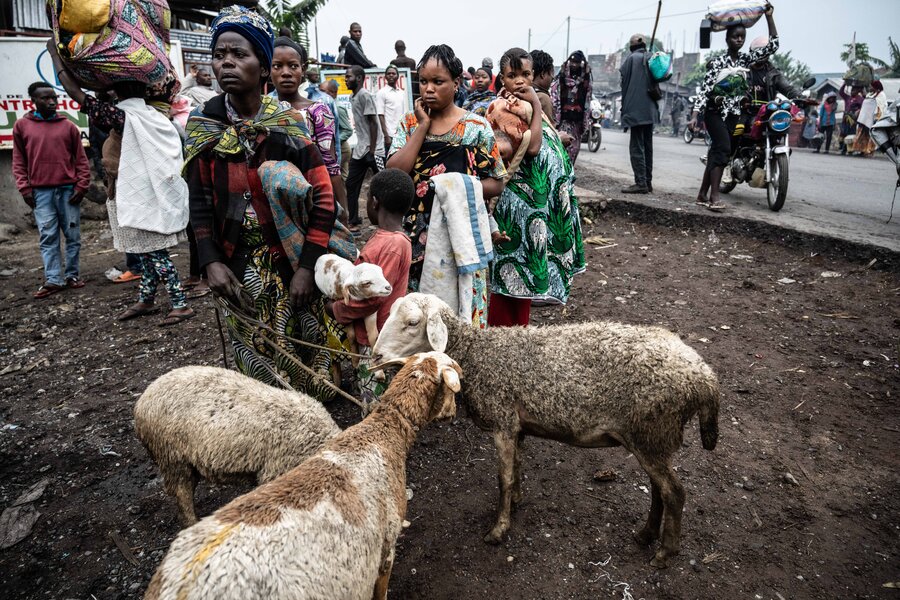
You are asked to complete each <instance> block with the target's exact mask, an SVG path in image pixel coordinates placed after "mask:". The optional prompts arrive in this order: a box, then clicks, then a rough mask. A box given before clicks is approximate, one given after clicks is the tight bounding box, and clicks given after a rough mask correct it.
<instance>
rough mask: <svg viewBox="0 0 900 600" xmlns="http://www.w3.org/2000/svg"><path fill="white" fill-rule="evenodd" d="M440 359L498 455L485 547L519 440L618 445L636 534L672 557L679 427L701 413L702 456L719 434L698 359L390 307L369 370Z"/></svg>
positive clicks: (610, 335) (651, 343) (658, 334)
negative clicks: (496, 490) (644, 478)
mask: <svg viewBox="0 0 900 600" xmlns="http://www.w3.org/2000/svg"><path fill="white" fill-rule="evenodd" d="M424 350H438V351H445V352H446V353H447V354H448V355H449V356H450V357H451V358H454V359H455V360H456V361H457V362H459V364H460V366H461V367H462V369H463V371H464V372H465V373H466V383H465V386H464V389H463V391H462V395H461V398H462V400H463V402H464V403H465V404H466V406H467V407H468V412H469V414H470V415H471V416H472V418H473V420H474V421H475V423H476V424H477V425H479V426H480V427H482V428H483V429H486V430H488V431H492V432H493V434H494V443H495V445H496V446H497V451H498V455H499V463H500V464H499V472H500V477H499V481H500V505H499V511H498V516H497V521H496V524H495V525H494V527H493V529H491V531H490V532H489V533H488V534H487V536H486V537H485V541H488V542H492V543H497V542H499V541H500V540H501V539H502V537H503V535H504V534H505V533H506V531H507V530H508V529H509V526H510V509H511V505H512V504H514V503H515V504H517V503H518V502H519V501H520V500H521V497H522V492H521V460H522V456H521V448H520V446H521V441H522V438H523V437H524V436H525V435H532V436H537V437H543V438H550V439H555V440H558V441H561V442H565V443H568V444H571V445H574V446H581V447H608V446H619V445H622V446H625V448H627V449H628V451H629V452H631V453H633V454H634V455H635V457H637V459H638V461H639V462H640V464H641V467H643V469H644V471H646V472H647V474H648V475H649V476H650V481H651V483H652V502H651V506H650V515H649V518H648V520H647V524H646V525H645V526H644V528H643V529H641V531H640V532H639V533H638V534H637V539H638V541H639V542H641V543H643V544H646V545H650V544H651V543H652V542H653V541H654V540H656V539H657V538H658V537H659V534H660V526H662V538H661V545H660V549H659V551H658V552H657V553H656V555H655V557H654V558H653V560H652V561H651V564H653V566H655V567H659V568H663V567H665V566H667V564H668V561H669V559H670V558H671V557H673V556H675V555H676V554H678V551H679V544H680V537H681V513H682V508H683V506H684V488H683V487H682V485H681V483H680V482H679V480H678V478H677V477H676V475H675V472H674V471H673V470H672V467H671V458H672V455H673V454H674V453H675V451H676V450H678V448H679V447H680V446H681V442H682V438H683V434H684V432H683V429H684V424H685V423H687V422H688V421H689V420H690V419H691V418H692V417H693V416H694V415H695V414H697V413H698V412H699V413H700V435H701V439H702V441H703V447H704V448H706V449H707V450H712V449H713V448H714V447H715V445H716V439H717V436H718V424H717V422H718V407H719V388H718V383H717V380H716V376H715V374H714V373H713V372H712V370H711V369H710V368H709V366H708V365H706V363H704V362H703V359H701V358H700V356H699V355H698V354H697V353H696V352H695V351H694V350H693V349H692V348H690V347H688V346H687V345H686V344H684V343H683V342H682V341H681V340H680V339H679V338H678V336H676V335H675V334H673V333H671V332H669V331H666V330H665V329H661V328H658V327H639V326H632V325H623V324H619V323H609V322H589V323H580V324H572V325H557V326H544V327H503V328H489V329H485V330H479V329H474V328H472V327H471V326H470V325H468V324H466V323H465V322H463V321H460V320H459V319H457V317H456V316H455V314H454V313H453V312H452V311H451V309H450V307H449V306H447V305H446V304H445V303H444V302H442V301H441V300H440V299H438V298H437V297H435V296H430V295H424V294H410V295H408V296H406V297H405V298H400V299H399V300H397V301H396V302H395V303H394V305H393V306H392V307H391V313H390V316H389V317H388V320H387V321H386V322H385V324H384V327H383V330H382V335H381V338H379V340H378V342H377V343H376V344H375V347H374V348H373V356H374V360H375V361H378V360H391V359H395V358H398V357H402V356H409V355H410V354H413V353H415V352H421V351H424Z"/></svg>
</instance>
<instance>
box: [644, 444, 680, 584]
mask: <svg viewBox="0 0 900 600" xmlns="http://www.w3.org/2000/svg"><path fill="white" fill-rule="evenodd" d="M635 456H636V457H637V459H638V460H639V461H640V463H641V466H643V467H644V471H646V472H647V475H649V476H650V481H651V484H652V485H653V488H654V489H658V490H659V496H660V500H661V504H662V543H661V544H660V547H659V550H657V552H656V555H655V556H654V557H653V559H652V560H651V561H650V565H651V566H654V567H656V568H657V569H665V568H666V567H668V566H669V559H670V558H672V557H673V556H677V555H678V552H679V550H680V548H681V512H682V510H683V509H684V486H683V485H681V482H680V481H678V478H677V477H676V476H675V472H674V471H673V470H672V466H671V465H670V464H669V461H668V460H660V459H656V460H648V459H647V458H646V457H642V456H641V454H639V453H635ZM653 519H654V513H653V504H652V502H651V506H650V518H649V519H648V520H647V527H646V528H652V526H653V522H652V521H653ZM658 527H659V525H658V524H657V528H658ZM639 535H640V534H639Z"/></svg>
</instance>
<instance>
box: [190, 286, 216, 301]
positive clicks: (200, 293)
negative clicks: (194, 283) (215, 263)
mask: <svg viewBox="0 0 900 600" xmlns="http://www.w3.org/2000/svg"><path fill="white" fill-rule="evenodd" d="M211 291H212V290H211V289H209V288H208V287H204V288H201V289H199V290H198V289H196V288H194V289H192V290H191V291H189V292H188V293H187V294H185V296H187V297H188V298H190V299H191V300H194V299H196V298H202V297H203V296H206V295H207V294H209V293H210V292H211Z"/></svg>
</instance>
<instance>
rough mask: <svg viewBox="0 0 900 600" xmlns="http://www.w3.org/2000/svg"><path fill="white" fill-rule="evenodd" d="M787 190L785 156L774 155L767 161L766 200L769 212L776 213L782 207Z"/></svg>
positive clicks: (786, 163) (786, 160)
mask: <svg viewBox="0 0 900 600" xmlns="http://www.w3.org/2000/svg"><path fill="white" fill-rule="evenodd" d="M787 190H788V157H787V154H776V155H775V157H774V158H772V159H771V160H770V161H769V182H768V184H767V185H766V200H767V201H768V203H769V210H771V211H774V212H778V211H779V210H781V207H782V206H784V200H785V198H787Z"/></svg>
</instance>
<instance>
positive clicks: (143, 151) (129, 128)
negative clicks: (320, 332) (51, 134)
mask: <svg viewBox="0 0 900 600" xmlns="http://www.w3.org/2000/svg"><path fill="white" fill-rule="evenodd" d="M47 52H48V53H49V54H50V57H51V59H52V60H53V70H54V71H55V72H56V74H57V77H58V78H59V82H60V84H61V85H62V86H63V87H64V88H65V90H66V93H68V94H69V97H70V98H72V99H73V100H74V101H76V102H78V104H80V105H81V109H80V110H81V111H82V112H84V113H86V114H87V115H88V117H89V118H90V121H91V124H92V125H93V126H94V127H97V128H98V129H100V130H102V131H103V132H106V133H108V134H109V137H107V138H106V141H105V142H104V143H103V149H102V152H101V155H102V159H101V160H102V163H103V169H104V171H106V189H107V201H106V208H107V213H108V215H109V226H110V229H111V230H112V234H113V245H114V246H115V248H116V250H119V251H120V252H126V253H129V254H133V255H136V256H137V257H138V259H139V260H140V263H141V269H142V275H141V282H140V285H139V286H138V301H137V302H136V303H135V304H133V305H131V306H130V307H128V308H127V309H126V310H125V311H124V312H122V313H120V314H119V315H118V320H120V321H127V320H129V319H134V318H136V317H141V316H144V315H148V314H151V313H155V312H157V311H158V310H159V308H158V307H157V306H156V304H155V303H156V292H157V288H158V287H159V284H160V283H163V282H164V283H165V286H166V291H167V292H168V294H169V302H170V303H171V305H172V310H170V311H169V312H168V313H167V314H166V316H165V318H164V319H163V320H162V321H161V322H160V323H159V324H160V325H161V326H166V325H176V324H178V323H180V322H181V321H184V320H186V319H190V318H191V317H193V316H194V314H195V313H194V311H193V310H192V309H191V308H189V307H188V305H187V297H186V295H185V293H184V286H183V285H182V282H181V279H180V278H179V276H178V270H177V269H176V268H175V264H174V263H173V262H172V259H171V257H170V256H169V250H168V249H169V248H171V247H173V246H175V245H177V244H178V243H179V242H180V241H182V240H184V239H186V237H185V227H187V224H188V206H187V204H188V203H187V200H188V199H187V188H186V186H185V185H184V181H183V180H182V179H181V177H179V168H180V164H181V159H182V149H181V136H180V135H179V134H178V131H177V130H176V128H175V126H174V125H173V124H172V121H171V120H170V119H169V110H170V107H171V102H172V99H173V98H174V97H175V94H177V93H178V90H179V89H180V88H181V83H180V82H179V81H178V78H177V77H175V75H174V73H169V75H168V76H167V77H166V79H165V80H164V81H162V82H159V83H157V84H155V85H153V86H147V85H146V84H145V83H141V82H138V81H117V82H116V83H114V84H113V86H112V87H113V90H114V91H115V93H116V97H117V98H118V104H113V103H112V102H110V101H108V100H98V99H97V98H96V97H94V96H91V95H89V94H86V93H85V92H84V91H82V89H81V86H80V85H79V82H78V80H77V78H76V77H75V76H74V75H73V74H72V73H70V72H69V70H68V68H67V67H66V65H65V63H64V62H63V60H62V58H60V56H59V52H58V51H57V48H56V44H54V43H53V40H51V41H50V42H48V43H47ZM151 157H152V160H151Z"/></svg>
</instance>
